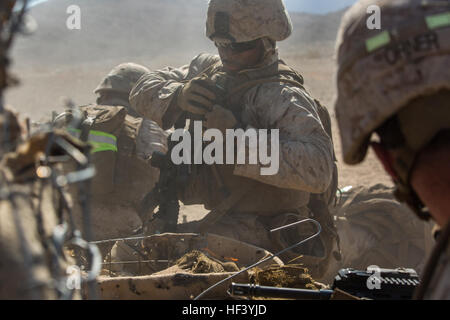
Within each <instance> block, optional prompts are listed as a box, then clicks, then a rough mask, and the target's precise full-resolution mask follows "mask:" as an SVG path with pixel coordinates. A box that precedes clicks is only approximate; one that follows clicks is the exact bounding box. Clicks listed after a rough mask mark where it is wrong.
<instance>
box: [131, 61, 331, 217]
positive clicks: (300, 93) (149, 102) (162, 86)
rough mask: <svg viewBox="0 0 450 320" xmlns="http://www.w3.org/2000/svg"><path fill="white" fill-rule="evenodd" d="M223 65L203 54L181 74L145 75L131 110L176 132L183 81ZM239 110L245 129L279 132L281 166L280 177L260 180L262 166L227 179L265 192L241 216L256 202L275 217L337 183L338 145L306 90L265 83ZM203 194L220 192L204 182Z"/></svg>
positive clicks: (239, 168) (237, 169)
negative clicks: (334, 176)
mask: <svg viewBox="0 0 450 320" xmlns="http://www.w3.org/2000/svg"><path fill="white" fill-rule="evenodd" d="M219 61H220V58H219V57H218V56H214V55H209V54H200V55H199V56H197V57H195V58H194V59H193V60H192V62H191V63H190V64H189V65H186V66H183V67H181V68H178V69H176V68H171V67H167V68H165V69H163V70H160V71H155V72H151V73H148V74H146V75H144V76H143V77H142V78H141V79H140V80H139V81H138V83H137V84H136V86H135V87H134V88H133V90H132V92H131V94H130V102H131V107H132V108H133V109H135V110H136V111H137V112H138V113H139V114H140V115H142V116H144V117H146V118H149V119H152V120H154V121H156V122H157V123H158V124H159V125H160V126H162V127H163V128H164V129H167V128H170V127H172V126H173V124H174V123H175V121H176V120H177V118H178V117H179V115H180V114H181V110H180V109H179V108H178V106H177V105H176V103H175V101H176V100H174V98H175V99H176V96H177V94H178V91H179V89H180V88H181V87H182V86H183V83H182V82H186V81H189V80H191V79H193V78H195V77H197V76H199V75H200V74H202V72H203V71H204V70H206V69H208V68H210V67H211V66H213V65H214V64H217V63H218V62H219ZM277 61H278V54H275V55H274V57H272V59H271V64H274V63H277ZM255 72H260V69H253V70H244V71H242V72H240V76H246V75H251V74H253V73H255ZM173 101H174V103H172V102H173ZM240 105H241V106H242V119H241V121H242V122H243V124H244V126H247V127H253V128H256V129H279V130H280V131H279V135H280V159H279V164H280V165H279V171H278V173H277V174H276V175H272V176H262V175H260V168H261V165H251V164H243V165H234V166H233V167H232V168H231V170H228V175H232V176H234V177H240V178H241V181H245V179H249V180H252V181H257V182H258V183H259V184H260V187H261V188H260V190H257V191H255V192H253V194H254V195H253V197H252V196H251V197H250V198H249V199H247V203H248V205H244V208H242V210H241V211H248V210H250V211H253V209H252V208H250V207H252V206H253V207H254V206H255V205H256V206H258V205H257V203H260V209H261V210H266V211H271V212H273V210H275V209H277V208H281V207H284V209H289V208H291V209H292V208H298V207H302V206H305V205H307V204H308V202H309V195H310V193H322V192H325V191H326V189H327V188H328V186H329V185H330V182H331V179H332V173H333V161H334V159H333V145H332V141H331V139H330V137H329V136H328V135H327V133H326V132H325V130H324V127H323V125H322V123H321V121H320V119H319V116H318V113H317V106H316V104H315V102H314V100H313V99H312V98H311V97H310V95H309V94H308V93H307V92H306V90H304V89H302V88H299V87H296V86H295V85H292V84H289V83H279V82H271V83H263V84H260V85H256V86H254V87H253V88H251V89H250V90H248V91H247V92H246V93H245V94H244V95H243V96H242V99H241V101H240ZM219 167H223V166H219ZM205 179H206V178H205ZM225 180H227V174H225ZM239 183H241V182H239ZM191 187H194V188H195V187H196V186H191ZM191 189H192V188H191ZM200 189H203V191H199V192H201V193H208V192H210V190H211V189H215V187H214V186H211V185H207V183H206V182H205V184H203V187H200ZM210 196H211V197H213V198H214V195H210ZM266 196H267V197H269V198H273V199H272V200H274V201H275V202H276V204H275V206H274V207H273V208H268V206H267V204H263V203H262V202H261V200H262V199H265V198H266ZM207 197H208V196H207ZM276 199H278V200H276ZM283 199H286V200H283ZM182 200H183V199H182ZM203 202H205V201H203ZM206 202H208V201H206ZM209 202H210V203H211V202H215V203H216V204H217V203H218V202H217V201H209ZM263 202H264V201H263ZM272 202H273V201H272ZM283 202H285V203H284V204H283ZM206 207H207V208H208V206H206ZM269 207H270V205H269Z"/></svg>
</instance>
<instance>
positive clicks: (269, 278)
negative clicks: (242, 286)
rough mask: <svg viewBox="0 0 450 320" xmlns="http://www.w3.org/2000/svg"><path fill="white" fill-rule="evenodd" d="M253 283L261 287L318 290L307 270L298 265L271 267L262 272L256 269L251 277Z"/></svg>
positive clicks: (318, 287) (317, 285)
mask: <svg viewBox="0 0 450 320" xmlns="http://www.w3.org/2000/svg"><path fill="white" fill-rule="evenodd" d="M251 280H252V282H253V283H255V284H258V285H261V286H269V287H280V288H294V289H308V290H319V289H321V288H320V287H321V286H320V285H319V284H318V283H317V282H315V281H314V280H313V278H312V277H311V275H310V274H309V273H308V269H306V268H304V267H302V266H299V265H285V266H282V267H280V266H273V267H269V268H266V269H264V270H262V269H259V268H256V270H255V271H254V272H253V275H252V276H251Z"/></svg>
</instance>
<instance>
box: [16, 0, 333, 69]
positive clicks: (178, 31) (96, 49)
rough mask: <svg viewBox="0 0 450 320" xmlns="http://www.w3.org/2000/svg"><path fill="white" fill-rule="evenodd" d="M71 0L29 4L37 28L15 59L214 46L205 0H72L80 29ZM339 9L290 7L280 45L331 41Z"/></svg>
mask: <svg viewBox="0 0 450 320" xmlns="http://www.w3.org/2000/svg"><path fill="white" fill-rule="evenodd" d="M73 3H74V1H73V0H58V1H51V2H47V3H43V4H41V5H39V6H37V7H35V8H33V10H32V12H31V13H32V15H33V17H34V18H35V19H36V20H37V22H38V25H39V29H38V31H37V32H36V33H35V34H34V35H33V36H31V37H28V38H22V39H20V40H19V41H18V43H17V44H16V48H15V54H16V60H17V61H20V65H30V64H36V63H39V64H41V65H74V64H79V63H96V62H99V61H107V60H114V61H116V60H117V59H125V60H126V59H127V58H136V57H146V58H152V57H153V58H155V59H158V58H160V57H165V56H167V55H176V56H180V57H183V56H184V57H186V59H185V60H187V59H188V58H190V57H192V56H193V55H195V54H197V53H199V52H202V51H210V52H214V51H215V48H214V46H213V45H212V43H211V42H210V41H209V40H208V39H207V38H206V37H205V35H204V29H205V18H206V8H207V1H206V0H189V1H186V0H171V1H167V0H152V1H148V0H129V1H123V0H95V1H92V0H78V1H77V2H76V3H77V5H79V6H80V8H81V17H82V18H81V19H82V20H81V21H82V24H81V28H82V29H81V30H68V29H67V28H66V19H67V18H68V14H67V13H66V9H67V7H68V6H69V5H72V4H73ZM341 16H342V12H338V13H333V14H329V15H325V16H322V15H312V14H302V13H292V14H291V18H292V21H293V24H294V34H293V36H292V37H291V38H290V39H288V40H287V41H285V42H283V43H281V47H285V48H289V49H290V50H302V49H304V48H305V46H307V45H308V44H309V43H316V42H333V41H334V39H335V36H336V32H337V26H338V25H339V20H340V17H341Z"/></svg>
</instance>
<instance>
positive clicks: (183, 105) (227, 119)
mask: <svg viewBox="0 0 450 320" xmlns="http://www.w3.org/2000/svg"><path fill="white" fill-rule="evenodd" d="M213 85H214V84H212V83H211V82H210V81H208V80H207V79H204V78H194V79H192V80H191V81H189V82H188V83H186V84H185V85H184V87H183V89H182V90H181V92H180V93H179V94H178V97H177V103H178V106H179V107H180V109H182V110H184V111H186V112H189V113H192V114H195V115H200V116H203V117H204V119H205V122H204V126H205V127H206V128H207V129H219V130H220V131H221V132H222V133H224V134H225V133H226V129H234V127H235V126H236V125H237V123H238V122H237V120H236V118H235V117H234V115H233V113H232V112H231V111H229V110H228V109H226V108H223V107H222V106H219V105H217V102H216V101H217V96H216V93H215V92H214V91H213V89H212V86H213Z"/></svg>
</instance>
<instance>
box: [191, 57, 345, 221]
mask: <svg viewBox="0 0 450 320" xmlns="http://www.w3.org/2000/svg"><path fill="white" fill-rule="evenodd" d="M200 77H206V78H209V79H211V80H212V81H213V82H214V83H216V86H217V87H218V88H220V91H222V96H223V97H222V99H221V100H222V101H220V102H219V104H222V106H224V107H226V108H227V109H229V110H231V111H232V112H233V114H234V115H235V117H236V119H237V120H238V121H239V122H240V123H244V124H245V121H244V120H243V119H242V111H243V110H242V103H241V101H242V99H243V97H244V96H245V94H246V93H247V92H248V91H249V90H251V89H252V88H255V87H256V86H258V85H262V84H265V83H270V82H274V83H287V84H290V85H293V86H295V87H298V88H300V89H301V90H304V91H306V89H305V88H304V86H303V83H304V81H303V77H302V76H301V75H300V74H299V73H298V72H297V71H295V70H294V69H292V68H290V67H289V66H287V65H286V64H285V63H284V62H283V61H281V60H279V61H278V63H274V64H272V65H270V66H268V67H265V68H261V69H259V70H252V71H251V72H248V73H242V74H239V75H238V76H235V77H233V76H230V75H227V74H225V73H224V72H223V71H222V63H221V62H220V61H219V62H217V63H216V64H214V65H212V66H211V67H209V68H207V69H206V70H204V71H203V72H202V73H201V74H200ZM223 93H225V94H223ZM219 95H220V92H219ZM316 106H317V110H318V115H319V117H320V120H321V122H322V124H323V126H324V129H325V130H326V132H327V134H328V135H329V136H330V138H331V139H332V132H331V118H330V115H329V113H328V110H327V109H326V108H325V107H323V106H322V105H321V104H320V103H319V102H318V101H317V100H316ZM244 127H245V125H244ZM334 160H336V158H335V159H334ZM217 168H218V170H219V172H220V176H221V178H222V180H223V183H224V184H225V186H226V187H227V189H228V190H233V189H237V188H240V189H243V188H244V189H245V185H248V188H251V190H252V192H250V193H249V194H248V195H247V196H246V197H244V199H243V200H241V201H240V202H239V203H238V204H237V206H236V207H235V208H234V210H235V211H239V212H246V213H250V212H251V213H258V214H263V215H264V214H267V215H274V214H276V213H284V212H289V211H290V210H295V209H297V208H300V207H304V206H307V205H309V206H310V207H311V206H313V207H314V206H321V207H323V206H324V205H326V206H328V205H329V204H331V203H332V202H333V200H334V199H335V197H336V191H337V187H338V180H337V178H338V175H337V166H336V164H334V170H333V180H332V183H331V185H330V186H329V188H328V190H327V191H326V192H325V193H323V194H317V195H312V194H311V195H308V194H307V193H306V192H302V191H298V190H293V189H282V188H278V187H275V186H271V185H268V184H264V183H260V182H256V183H255V181H254V180H251V179H248V178H244V177H239V176H236V175H233V170H234V166H233V165H218V166H217ZM202 170H211V168H209V169H208V168H203V169H202ZM209 176H210V177H214V175H213V174H212V173H211V172H210V174H209ZM207 189H208V190H207V193H208V196H207V198H208V199H212V202H213V204H212V205H210V207H214V206H215V205H217V204H218V203H220V199H223V194H221V193H220V192H219V193H218V192H216V190H218V189H220V188H219V187H218V186H217V185H216V186H211V187H210V188H207ZM311 209H312V211H318V210H315V209H314V208H311ZM320 210H323V208H321V209H320Z"/></svg>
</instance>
